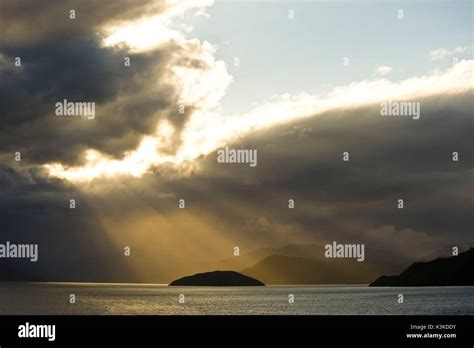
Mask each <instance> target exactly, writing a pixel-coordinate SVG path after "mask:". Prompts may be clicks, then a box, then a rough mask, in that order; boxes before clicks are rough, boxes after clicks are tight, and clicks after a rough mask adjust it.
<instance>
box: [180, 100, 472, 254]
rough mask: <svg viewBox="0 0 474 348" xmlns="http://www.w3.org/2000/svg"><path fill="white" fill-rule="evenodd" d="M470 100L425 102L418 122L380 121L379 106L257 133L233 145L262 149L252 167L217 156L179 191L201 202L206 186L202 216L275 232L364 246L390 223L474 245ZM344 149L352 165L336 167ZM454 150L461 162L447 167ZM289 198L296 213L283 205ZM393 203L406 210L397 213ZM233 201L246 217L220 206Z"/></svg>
mask: <svg viewBox="0 0 474 348" xmlns="http://www.w3.org/2000/svg"><path fill="white" fill-rule="evenodd" d="M472 97H473V95H472V93H468V94H465V95H457V96H438V97H436V98H429V99H424V100H421V101H420V102H421V110H422V116H421V118H420V119H419V120H412V119H409V118H402V117H399V118H397V117H391V118H390V117H383V116H380V114H379V110H380V109H379V107H378V106H375V107H364V108H359V109H356V110H346V111H337V112H330V113H327V114H325V115H321V116H317V117H315V118H313V119H310V120H308V121H304V122H298V123H297V124H291V125H287V126H283V127H277V128H273V129H271V130H269V131H265V132H260V133H257V134H254V135H251V136H249V137H248V138H246V139H244V140H243V141H242V142H240V143H236V144H234V145H232V146H233V147H237V148H250V149H253V148H255V149H257V150H258V166H257V167H256V168H255V169H253V168H250V167H249V166H248V165H229V164H218V163H217V162H216V154H215V153H214V154H212V155H210V156H209V158H207V159H206V160H205V164H204V163H203V164H201V166H202V167H203V168H204V172H203V173H202V174H201V175H202V176H201V178H194V179H191V182H190V183H188V185H186V186H184V185H183V186H181V189H180V191H182V190H183V189H184V188H186V187H187V188H189V191H187V192H186V194H185V193H182V195H186V196H191V197H195V199H196V200H198V199H199V198H198V197H199V195H200V192H201V190H200V189H199V188H201V187H206V192H212V193H211V194H210V196H212V197H213V198H212V200H211V202H215V204H209V205H208V206H207V207H206V208H205V209H209V210H211V209H212V211H213V212H214V213H215V214H216V215H218V216H226V217H229V219H230V220H231V221H233V223H234V224H236V225H239V221H242V220H244V219H254V221H258V218H259V217H261V216H265V217H266V218H267V219H268V220H269V221H270V222H271V224H273V225H275V226H278V225H279V224H281V225H284V224H294V225H296V226H298V229H300V230H303V231H306V232H307V233H308V235H311V234H316V235H318V236H319V237H320V238H321V237H322V238H326V239H330V238H334V237H336V236H338V237H339V238H361V239H363V238H364V234H365V233H366V232H367V231H368V230H371V229H375V230H376V229H380V228H382V227H383V226H393V227H394V229H395V231H400V230H413V231H416V233H418V234H417V235H415V237H419V238H420V240H425V241H426V242H427V243H428V242H430V243H431V242H432V243H433V244H436V243H440V244H442V243H443V242H444V243H450V242H452V243H459V242H462V241H466V242H467V241H469V242H471V243H473V242H474V240H473V239H472V226H473V222H474V220H473V217H472V214H471V211H472V208H473V201H472V183H473V176H472V175H473V171H472V155H473V150H472V138H471V134H472V131H473V125H472V111H473V102H472V100H473V98H472ZM345 151H347V152H349V153H350V162H343V161H342V153H343V152H345ZM454 151H456V152H459V155H460V160H459V162H453V161H452V152H454ZM196 188H197V189H196ZM193 191H194V194H193V193H192V192H193ZM230 197H231V198H230ZM290 198H292V199H295V201H296V209H294V210H289V209H288V207H287V202H288V199H290ZM399 198H402V199H404V202H405V208H404V209H403V210H399V209H397V206H396V204H397V200H398V199H399ZM193 199H194V198H193ZM229 200H231V201H232V202H233V205H235V206H236V207H246V208H248V209H247V210H246V211H247V212H249V214H250V216H239V214H238V212H239V210H238V209H235V210H232V209H228V206H226V205H225V204H223V205H220V204H219V203H218V202H228V201H229ZM199 204H200V205H201V204H206V203H205V202H201V201H199ZM254 227H256V225H254ZM254 232H255V231H252V230H251V229H249V231H247V234H249V235H250V234H252V233H254ZM385 232H386V231H385ZM385 232H384V231H382V232H380V238H381V239H383V238H385V237H386V235H385V234H384V233H385ZM405 234H406V236H407V237H406V238H405V242H406V243H407V245H406V250H405V251H408V250H411V251H413V245H412V246H410V238H413V235H412V234H411V232H410V233H408V232H407V233H405ZM424 234H426V236H424V237H423V238H421V237H422V235H424ZM268 235H270V236H271V233H268V234H267V237H268V238H271V237H269V236H268ZM357 236H358V237H357ZM267 237H265V238H267ZM376 237H377V233H375V232H374V233H373V235H371V238H376ZM400 237H401V238H402V236H400ZM425 237H426V238H425ZM415 244H416V246H419V244H420V242H418V241H417V242H416V243H415ZM395 247H400V246H395ZM430 247H433V245H431V244H429V245H427V248H428V249H429V248H430Z"/></svg>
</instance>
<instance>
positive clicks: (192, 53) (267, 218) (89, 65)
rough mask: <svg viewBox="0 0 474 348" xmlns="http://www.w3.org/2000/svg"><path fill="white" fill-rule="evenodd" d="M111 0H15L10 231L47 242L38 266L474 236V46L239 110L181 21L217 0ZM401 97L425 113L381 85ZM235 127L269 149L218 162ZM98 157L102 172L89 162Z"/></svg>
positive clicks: (430, 244) (396, 250) (6, 34)
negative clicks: (132, 253) (143, 32)
mask: <svg viewBox="0 0 474 348" xmlns="http://www.w3.org/2000/svg"><path fill="white" fill-rule="evenodd" d="M96 4H97V2H95V1H80V2H79V1H49V2H48V6H44V3H42V2H39V1H1V2H0V23H1V27H0V30H1V35H0V117H1V122H0V161H1V162H0V187H1V192H0V223H1V237H2V240H12V241H19V242H21V241H24V242H38V243H40V248H41V246H43V250H45V252H44V254H43V258H42V261H41V263H40V264H39V265H38V266H35V267H37V271H38V272H39V270H40V269H41V270H42V271H44V270H45V269H50V268H51V265H54V264H55V263H56V262H58V260H61V263H62V266H61V267H64V268H68V267H69V268H70V269H74V268H75V267H78V268H79V269H81V267H80V266H77V265H78V263H80V262H79V261H78V260H84V261H81V262H84V264H83V268H82V270H83V271H84V270H86V269H89V268H90V267H91V265H92V264H101V263H102V264H103V270H102V271H103V272H104V273H107V272H111V270H114V269H115V270H117V269H118V268H120V269H122V270H123V272H124V273H123V274H125V272H130V274H134V271H135V270H134V269H133V265H131V264H130V263H126V262H124V261H123V259H122V258H120V257H118V255H120V254H121V252H122V249H123V247H124V246H132V247H133V248H134V250H138V251H139V252H138V253H136V255H137V258H140V257H142V258H143V259H145V258H146V259H147V260H149V258H151V259H152V260H153V261H154V262H159V260H164V259H165V258H164V256H163V255H166V254H175V253H178V252H180V253H185V254H186V255H187V256H190V257H195V258H204V257H211V258H215V259H219V258H225V257H229V256H231V253H232V250H233V247H234V246H236V245H238V246H240V247H241V248H243V250H247V251H248V250H251V249H253V248H257V247H265V246H281V245H284V244H287V243H300V244H309V243H318V244H323V243H326V242H330V241H332V240H337V241H340V242H361V243H365V244H366V245H367V248H369V249H370V250H373V251H374V252H375V251H377V252H378V253H382V254H383V253H387V254H390V255H394V256H396V257H400V258H406V259H416V258H419V257H422V256H423V255H428V254H438V255H440V254H446V253H449V250H450V248H451V247H452V246H454V245H457V246H459V247H460V248H465V247H467V246H468V245H469V244H471V245H472V244H473V243H474V240H473V238H472V226H473V222H474V221H473V218H472V208H473V200H472V197H473V196H472V194H473V191H472V184H473V181H472V180H473V167H472V159H473V150H472V148H473V147H472V133H473V123H472V117H473V106H474V105H473V100H474V99H473V97H474V95H473V85H472V73H473V61H472V60H462V61H460V62H459V63H458V64H457V65H456V66H454V67H452V68H449V69H447V70H444V71H439V72H434V73H433V74H431V75H429V76H415V77H413V78H411V79H407V80H404V81H400V82H391V81H389V80H386V79H382V78H378V79H376V80H373V81H358V82H354V83H353V84H351V85H347V86H340V87H339V88H336V89H334V90H333V91H332V92H331V93H329V94H328V95H323V96H322V95H309V94H304V93H303V94H300V95H295V96H292V95H280V96H274V97H272V98H269V99H268V100H266V101H262V102H261V104H260V105H257V106H256V107H255V108H253V109H249V112H248V113H247V114H243V115H226V114H225V112H223V111H222V110H221V108H220V100H221V98H222V97H223V96H224V95H225V92H226V89H227V88H228V86H230V84H231V83H232V76H230V74H229V73H228V72H227V69H226V65H225V64H224V62H222V61H219V60H218V59H217V58H216V57H215V52H216V48H215V47H214V46H212V44H211V43H207V42H201V41H199V40H197V39H187V38H186V36H185V32H186V31H187V30H188V29H189V28H188V29H186V28H184V30H182V29H176V28H175V27H174V26H173V22H172V19H173V18H174V17H175V16H177V15H178V14H179V13H180V12H182V11H185V10H191V11H195V12H196V11H197V12H198V14H201V13H202V11H204V9H205V8H206V6H209V5H211V2H209V1H201V2H188V1H180V2H168V3H167V2H159V3H157V2H156V1H128V0H127V1H125V0H123V1H122V0H120V1H103V2H101V6H96ZM69 9H75V10H76V12H77V19H76V20H75V21H73V24H71V20H70V19H69V18H68V17H67V13H68V11H69ZM65 14H66V15H65ZM143 18H154V20H155V22H153V23H155V24H154V25H157V24H156V23H159V25H161V26H162V28H163V31H162V32H163V33H165V34H164V37H162V38H161V39H160V40H158V39H157V41H156V42H151V43H150V42H147V43H146V45H145V43H143V42H138V43H137V42H135V44H136V45H134V42H133V40H132V41H127V40H128V38H129V36H128V35H129V34H128V32H127V30H128V29H127V28H129V27H128V26H131V27H133V28H135V29H134V30H137V29H136V28H137V27H136V26H137V25H138V26H140V25H145V26H146V25H149V24H146V22H145V24H143V23H142V22H137V21H140V19H143ZM156 21H158V22H156ZM137 23H142V24H140V25H139V24H137ZM127 25H128V26H127ZM117 28H122V29H121V30H118V29H117ZM123 28H125V29H123ZM189 30H190V29H189ZM111 33H112V34H115V35H112V34H111ZM107 38H108V40H107ZM14 57H21V60H22V66H21V67H16V66H14V65H13V62H14ZM125 57H130V59H131V66H130V67H124V64H123V62H124V58H125ZM63 99H67V100H70V101H91V102H95V103H96V117H95V119H94V120H87V119H85V118H67V117H64V118H61V117H58V116H55V114H54V110H55V108H54V104H55V103H56V102H58V101H62V100H63ZM397 99H398V100H412V101H416V102H420V103H421V117H420V119H418V120H413V119H412V118H410V117H384V116H381V115H380V103H381V102H383V101H386V100H397ZM180 105H184V106H185V111H184V114H180V113H179V106H180ZM225 145H227V146H233V147H236V148H250V149H257V150H258V166H257V167H256V168H250V167H249V166H248V165H237V166H235V165H234V166H233V165H225V164H224V165H222V164H218V163H217V162H216V150H217V149H218V148H219V147H220V146H225ZM150 148H151V150H152V151H149V150H150ZM91 150H92V151H93V152H92V153H94V154H95V156H96V157H94V158H95V159H94V160H91V159H90V158H89V159H88V158H87V154H88V153H91V152H90V151H91ZM88 151H89V152H88ZM345 151H348V152H349V153H350V161H349V162H343V161H342V153H343V152H345ZM15 152H21V155H22V161H21V162H19V163H18V162H15V161H14V154H15ZM453 152H458V153H459V161H458V162H453V161H452V153H453ZM127 156H128V157H127ZM127 158H128V159H130V161H129V162H127ZM91 161H92V162H91ZM104 163H106V164H107V165H104ZM101 164H102V167H101ZM138 164H139V165H138ZM135 165H136V167H135ZM111 167H114V168H117V170H115V171H114V172H113V171H110V170H109V171H108V172H107V171H102V170H101V169H100V168H109V169H110V168H111ZM51 168H53V169H54V168H55V170H56V171H53V170H51ZM81 168H82V169H84V168H86V169H87V170H86V171H84V170H82V171H81ZM134 169H135V170H134ZM81 173H87V175H86V179H87V180H77V181H76V180H73V179H75V178H81V179H83V178H84V176H81V175H82V174H81ZM91 173H92V174H91ZM108 173H109V174H110V173H112V174H113V175H112V174H110V175H108ZM117 173H118V174H119V175H116V174H117ZM71 198H74V199H76V201H77V209H75V210H71V209H69V208H68V201H69V199H71ZM181 198H183V199H185V200H186V209H184V210H182V209H178V206H177V201H178V199H181ZM399 198H402V199H404V201H405V209H403V210H400V209H397V207H396V204H397V200H398V199H399ZM289 199H294V200H295V205H296V208H295V209H293V210H290V209H288V200H289ZM111 255H112V256H111ZM150 255H151V256H150ZM99 268H100V267H99ZM33 272H34V271H33ZM97 272H99V273H100V270H97ZM91 277H92V278H93V275H92V276H91ZM97 277H98V278H100V277H99V275H98V276H97ZM92 278H91V279H92ZM119 278H120V277H119V275H117V278H116V279H119Z"/></svg>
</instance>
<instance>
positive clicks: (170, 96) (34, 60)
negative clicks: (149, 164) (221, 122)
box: [0, 1, 199, 165]
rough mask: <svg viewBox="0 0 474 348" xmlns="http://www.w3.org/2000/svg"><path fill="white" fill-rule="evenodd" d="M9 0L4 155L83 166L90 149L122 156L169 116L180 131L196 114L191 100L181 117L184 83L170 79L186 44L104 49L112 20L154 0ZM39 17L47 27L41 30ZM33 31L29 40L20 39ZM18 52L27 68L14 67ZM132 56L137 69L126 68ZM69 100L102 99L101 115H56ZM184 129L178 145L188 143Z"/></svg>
mask: <svg viewBox="0 0 474 348" xmlns="http://www.w3.org/2000/svg"><path fill="white" fill-rule="evenodd" d="M2 3H3V9H2V17H4V18H6V21H4V22H2V34H4V35H3V36H4V40H2V42H1V45H0V55H1V57H2V59H1V60H0V64H2V68H1V69H0V112H1V117H2V122H1V124H0V152H3V153H7V152H9V153H12V152H16V151H20V152H21V153H22V154H24V155H25V156H24V157H25V158H27V159H28V161H29V163H36V164H44V163H48V162H62V163H64V164H68V165H72V164H79V163H81V161H82V160H83V158H82V157H81V156H82V155H83V153H84V150H86V149H89V148H94V149H96V150H99V151H101V152H104V153H106V154H108V155H110V156H112V157H116V158H119V157H122V156H123V153H124V152H125V151H130V150H133V149H135V148H136V147H137V145H138V143H139V142H140V140H141V139H142V137H143V136H144V135H147V134H152V133H154V131H155V127H156V125H157V122H158V120H160V119H168V120H169V121H170V122H171V123H172V124H174V125H175V126H176V127H177V128H178V129H179V128H181V127H182V125H183V124H184V123H185V121H186V120H187V116H189V115H190V114H191V113H192V112H193V109H194V108H193V106H192V105H189V106H188V107H187V108H186V115H179V116H180V117H176V115H177V113H178V105H177V104H178V103H177V98H178V94H177V91H176V87H175V86H173V85H171V84H170V83H169V82H167V81H164V75H165V73H166V68H167V66H168V65H169V62H170V59H171V57H172V55H173V54H174V55H176V54H178V53H180V51H181V50H182V48H181V47H180V46H179V45H178V44H176V43H173V42H170V43H169V44H166V45H163V46H161V47H160V48H157V49H154V50H151V51H147V52H140V53H138V52H137V53H131V52H129V51H127V48H126V47H121V48H120V47H114V48H110V47H103V46H102V44H101V38H100V36H99V35H97V33H96V31H97V30H99V28H100V26H101V25H103V24H104V23H106V22H107V23H110V22H111V21H114V20H124V19H130V18H134V17H137V16H139V15H143V14H145V13H148V14H149V13H151V12H150V11H148V10H147V9H148V7H147V6H146V5H147V3H148V2H130V1H118V2H112V1H105V2H101V3H100V6H97V9H95V8H94V6H96V5H97V2H91V1H89V2H87V1H86V2H80V1H78V2H71V1H69V2H64V3H63V2H59V3H60V5H59V6H57V7H56V6H54V4H51V3H48V5H47V6H46V5H45V2H19V3H16V2H13V1H12V2H8V1H7V2H6V3H5V2H2ZM38 3H41V6H40V5H38ZM30 5H31V6H30ZM75 5H77V6H75ZM36 6H38V9H37V11H36V12H35V8H36ZM69 8H75V9H76V10H79V9H80V10H81V12H80V13H81V15H80V16H79V17H78V18H77V19H76V20H74V21H71V20H69V19H68V18H67V17H66V19H64V20H63V19H62V18H63V17H65V15H64V14H63V12H64V11H65V10H66V9H69ZM157 9H159V10H162V8H160V7H159V6H157V7H155V8H154V10H153V11H155V12H156V11H157ZM66 13H67V11H66ZM57 16H60V18H56V17H57ZM33 18H37V19H36V20H34V19H33ZM37 21H40V22H41V25H40V26H39V28H38V29H35V25H36V22H37ZM25 35H26V36H28V37H30V39H29V40H28V41H27V42H25V41H21V40H20V38H21V37H22V36H25ZM15 57H20V58H21V60H22V66H21V67H15V66H14V64H13V63H14V58H15ZM125 57H130V60H131V66H130V67H125V66H124V58H125ZM195 68H199V65H196V67H195ZM64 99H66V100H68V101H73V102H75V101H81V102H82V101H85V102H94V103H95V107H96V117H95V119H93V120H87V119H86V118H85V117H72V118H71V117H60V116H56V115H55V104H56V103H57V102H62V101H63V100H64ZM176 134H177V138H176V139H174V147H175V146H178V145H179V141H180V139H179V132H177V133H176ZM174 147H173V148H174ZM169 151H173V149H170V150H169Z"/></svg>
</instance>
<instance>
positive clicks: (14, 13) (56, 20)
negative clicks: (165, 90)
mask: <svg viewBox="0 0 474 348" xmlns="http://www.w3.org/2000/svg"><path fill="white" fill-rule="evenodd" d="M164 9H165V6H164V2H159V1H155V0H140V1H134V0H80V1H78V0H3V1H2V2H0V23H2V26H1V30H2V36H1V37H0V43H1V44H2V45H6V46H12V47H18V46H23V45H30V44H34V43H35V42H38V41H42V40H44V38H45V37H49V38H50V39H58V40H64V39H68V38H69V35H73V36H74V35H77V34H81V33H82V34H84V33H86V34H92V33H95V32H96V31H98V30H99V29H100V27H101V26H102V25H104V24H106V23H107V24H108V23H120V22H121V21H125V20H133V19H137V18H139V17H141V16H143V15H144V14H147V15H150V14H155V13H160V12H162V11H163V10H164ZM70 10H75V12H76V19H75V20H74V21H73V22H71V19H70V18H69V11H70Z"/></svg>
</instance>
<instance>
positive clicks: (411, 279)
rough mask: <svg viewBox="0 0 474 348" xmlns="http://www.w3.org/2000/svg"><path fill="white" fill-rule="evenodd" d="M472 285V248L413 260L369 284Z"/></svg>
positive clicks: (473, 256)
mask: <svg viewBox="0 0 474 348" xmlns="http://www.w3.org/2000/svg"><path fill="white" fill-rule="evenodd" d="M462 285H474V248H471V249H469V250H467V251H465V252H463V253H460V254H459V255H457V256H451V257H447V258H438V259H436V260H433V261H429V262H415V263H414V264H412V265H411V266H410V267H408V268H407V269H406V270H405V271H403V272H402V273H401V274H400V275H398V276H381V277H379V278H378V279H377V280H376V281H374V282H373V283H371V284H370V285H369V286H462Z"/></svg>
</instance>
